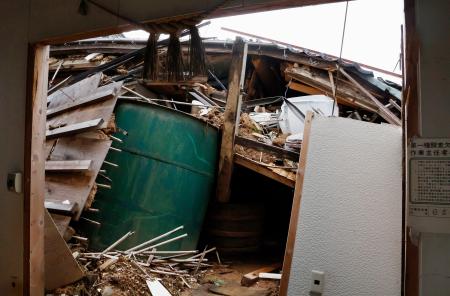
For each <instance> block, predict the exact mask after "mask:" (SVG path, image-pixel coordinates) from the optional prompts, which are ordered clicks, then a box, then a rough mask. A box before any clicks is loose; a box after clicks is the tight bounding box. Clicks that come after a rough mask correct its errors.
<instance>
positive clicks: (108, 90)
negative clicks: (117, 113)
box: [47, 83, 118, 118]
mask: <svg viewBox="0 0 450 296" xmlns="http://www.w3.org/2000/svg"><path fill="white" fill-rule="evenodd" d="M117 91H118V88H117V85H116V84H114V83H112V84H108V85H106V86H104V87H99V88H98V89H97V91H96V92H95V93H93V94H90V95H88V96H85V97H82V98H77V99H76V100H75V101H70V102H67V103H65V104H63V105H60V106H58V107H55V108H53V109H48V110H47V118H50V117H53V116H55V115H58V114H61V113H64V112H67V111H69V110H73V109H76V108H79V107H82V106H85V105H90V104H95V103H99V102H101V101H105V100H108V99H112V98H114V97H115V95H116V93H117Z"/></svg>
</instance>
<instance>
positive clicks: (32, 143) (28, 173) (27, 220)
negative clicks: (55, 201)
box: [23, 45, 49, 296]
mask: <svg viewBox="0 0 450 296" xmlns="http://www.w3.org/2000/svg"><path fill="white" fill-rule="evenodd" d="M48 58H49V46H44V45H35V46H30V49H29V59H28V81H27V104H26V108H27V110H26V124H25V128H26V131H25V156H24V157H25V171H24V226H23V227H24V238H23V239H24V255H23V278H24V280H23V295H36V296H38V295H39V296H41V295H44V288H45V287H44V282H45V269H44V213H45V212H44V194H45V189H44V184H45V157H44V142H45V121H46V109H47V105H46V103H47V83H48Z"/></svg>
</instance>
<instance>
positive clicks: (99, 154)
mask: <svg viewBox="0 0 450 296" xmlns="http://www.w3.org/2000/svg"><path fill="white" fill-rule="evenodd" d="M54 143H55V142H54V141H52V140H50V141H47V142H46V146H47V147H48V146H52V147H53V150H51V149H49V148H46V151H51V154H49V155H48V156H47V159H48V161H58V160H65V159H90V160H92V164H91V166H90V169H89V170H87V171H83V172H79V173H77V174H58V173H53V174H47V175H46V176H45V188H46V195H45V198H46V200H51V201H59V202H64V201H66V200H69V201H70V202H71V203H76V204H78V209H77V210H76V212H75V215H74V219H75V220H78V219H79V217H80V215H81V211H82V210H83V209H84V208H85V205H86V203H87V201H88V198H89V196H90V193H91V191H92V190H93V188H94V186H95V179H96V177H97V175H98V173H99V171H100V168H101V166H102V164H103V161H104V160H105V157H106V155H107V154H108V150H109V147H110V146H111V143H112V141H111V140H109V139H98V138H88V137H84V134H83V135H76V136H72V137H65V138H60V139H58V141H57V142H56V144H54ZM49 153H50V152H49ZM113 169H114V168H113Z"/></svg>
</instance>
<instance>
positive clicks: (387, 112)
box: [339, 68, 401, 125]
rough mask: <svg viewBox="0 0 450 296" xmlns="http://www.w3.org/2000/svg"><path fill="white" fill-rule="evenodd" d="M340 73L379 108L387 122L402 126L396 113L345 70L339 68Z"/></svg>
mask: <svg viewBox="0 0 450 296" xmlns="http://www.w3.org/2000/svg"><path fill="white" fill-rule="evenodd" d="M339 71H340V72H341V73H342V74H343V75H344V76H345V77H346V78H347V79H348V80H349V81H350V82H351V83H353V84H354V85H355V86H356V87H357V88H358V89H359V90H360V91H362V92H363V93H364V94H365V95H366V96H368V97H369V98H370V99H371V100H372V101H373V102H374V103H375V105H377V107H378V108H379V112H378V113H379V114H380V116H381V117H383V118H384V119H385V120H386V121H387V122H389V123H391V124H396V125H401V120H400V118H398V117H397V115H395V114H394V113H392V112H391V111H390V110H389V109H388V108H386V107H385V106H384V105H383V104H382V103H381V102H380V101H379V100H377V99H376V98H375V97H374V96H373V95H372V94H371V93H370V92H369V91H368V90H367V89H365V88H364V87H363V86H362V85H361V84H359V83H358V81H356V80H355V79H354V78H353V77H352V76H350V75H349V74H348V73H347V72H346V71H345V70H344V69H342V68H339Z"/></svg>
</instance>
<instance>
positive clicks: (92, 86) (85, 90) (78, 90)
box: [47, 73, 102, 109]
mask: <svg viewBox="0 0 450 296" xmlns="http://www.w3.org/2000/svg"><path fill="white" fill-rule="evenodd" d="M101 77H102V73H97V74H95V75H92V76H91V77H88V78H86V79H83V80H81V81H79V82H77V83H74V84H72V85H69V86H68V87H65V88H62V89H59V90H57V91H55V92H54V93H52V94H51V95H49V96H48V98H47V102H48V109H53V108H56V107H58V106H61V105H64V104H67V103H70V102H73V101H75V100H76V98H81V97H85V96H87V95H89V94H91V93H93V92H95V91H96V90H97V88H98V85H99V84H100V79H101Z"/></svg>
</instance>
